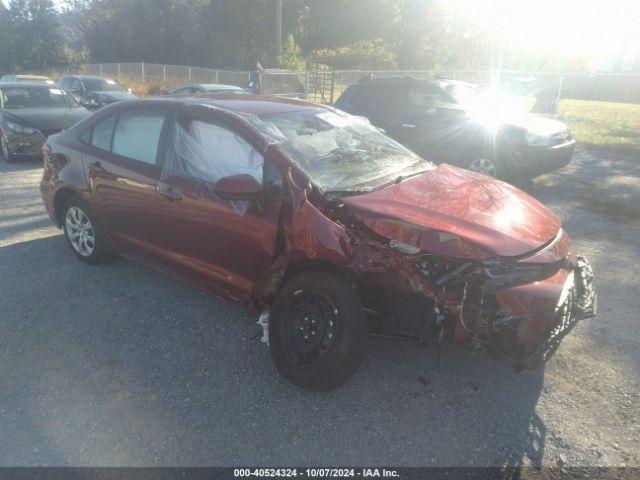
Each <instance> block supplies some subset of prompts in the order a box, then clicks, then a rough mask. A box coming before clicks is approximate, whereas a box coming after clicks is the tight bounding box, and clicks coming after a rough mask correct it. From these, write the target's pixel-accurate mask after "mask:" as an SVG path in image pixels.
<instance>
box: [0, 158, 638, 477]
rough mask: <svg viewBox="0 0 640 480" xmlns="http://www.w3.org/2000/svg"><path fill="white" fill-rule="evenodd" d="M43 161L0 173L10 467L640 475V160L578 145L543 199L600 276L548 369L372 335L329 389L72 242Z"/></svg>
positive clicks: (226, 310) (222, 315)
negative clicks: (299, 467)
mask: <svg viewBox="0 0 640 480" xmlns="http://www.w3.org/2000/svg"><path fill="white" fill-rule="evenodd" d="M40 175H41V168H40V164H39V163H38V162H28V163H22V164H17V165H7V164H4V163H3V164H0V282H1V287H0V292H1V293H0V327H1V328H0V465H2V466H9V465H25V466H26V465H59V466H61V465H84V466H94V465H98V466H102V465H157V466H160V465H180V466H193V465H279V466H281V465H291V464H313V465H363V464H365V465H398V466H399V465H407V466H409V465H473V466H476V465H494V466H495V465H511V466H513V465H534V466H539V465H553V466H555V465H580V466H583V465H640V448H639V445H640V425H639V423H638V418H640V398H639V397H640V393H639V392H640V389H639V388H638V387H639V383H640V329H639V328H638V312H640V295H639V288H638V287H639V281H638V278H640V262H639V259H640V163H638V159H637V158H632V157H621V156H618V157H616V156H612V155H610V154H609V155H607V154H603V153H600V154H596V153H584V152H583V153H580V154H577V155H576V158H575V160H574V162H573V164H572V165H571V166H569V167H567V168H565V169H563V170H562V171H560V172H557V173H555V174H551V175H547V176H545V177H542V178H540V179H538V180H536V181H535V183H534V184H533V185H531V186H530V187H529V188H528V190H530V192H531V193H532V194H533V195H535V196H536V197H537V198H539V199H541V200H542V201H543V202H544V203H546V204H547V205H549V206H550V208H551V209H552V210H554V211H555V212H556V213H558V214H559V215H560V216H561V217H562V219H563V221H564V224H565V229H566V230H567V231H568V232H569V234H570V235H571V236H572V238H573V240H574V243H575V244H576V246H577V247H578V250H579V251H580V252H582V253H584V254H585V255H587V256H588V257H589V258H590V260H591V262H592V264H593V266H594V269H595V271H596V282H597V287H598V289H599V316H598V317H597V318H596V319H594V320H587V321H584V322H581V323H580V324H579V325H578V326H577V327H576V329H575V330H574V331H573V332H572V334H571V335H569V336H568V337H566V338H565V340H564V341H563V343H562V345H561V347H560V349H559V351H558V352H557V353H556V355H555V356H554V358H552V359H551V361H550V362H549V363H548V364H547V365H546V368H545V369H544V370H543V371H538V372H533V373H527V374H516V373H514V371H513V370H512V368H511V367H510V366H509V364H507V363H505V362H503V361H497V360H491V359H488V358H484V357H482V356H479V357H473V356H472V355H471V354H470V353H469V352H467V351H466V350H465V349H464V348H461V347H457V346H451V347H450V348H447V349H446V350H445V351H444V352H443V357H442V365H441V366H440V368H436V367H435V352H434V350H433V349H429V348H424V347H419V346H414V345H411V344H405V343H400V342H392V341H382V340H373V339H372V340H370V344H369V347H370V348H369V355H368V357H367V359H366V360H365V362H364V363H363V364H362V366H361V368H360V369H359V371H358V372H357V373H356V375H355V377H354V378H353V380H352V381H351V382H350V383H348V384H347V385H346V386H345V387H344V388H342V389H340V390H338V391H336V392H332V393H329V394H318V393H310V392H306V391H303V390H300V389H298V388H296V387H294V386H292V385H291V384H289V383H287V382H286V381H284V380H283V379H281V378H280V377H279V376H278V374H277V372H276V370H275V368H274V366H273V365H272V363H271V360H270V357H269V353H268V351H267V348H266V347H265V346H264V345H262V344H261V343H260V342H259V340H258V339H256V338H255V336H256V334H257V333H258V329H257V327H256V326H255V325H254V323H253V320H252V319H251V318H250V317H249V316H248V315H247V314H246V313H245V312H244V311H243V309H242V308H240V307H238V306H235V305H232V304H229V303H225V302H222V301H219V300H216V299H214V298H210V297H207V296H205V295H203V294H201V293H199V292H197V291H195V290H193V289H191V288H189V287H187V286H185V285H183V284H181V283H180V282H177V281H175V280H172V279H170V278H167V277H165V276H163V275H160V274H157V273H155V272H152V271H150V270H148V269H146V268H143V267H140V266H138V265H136V264H133V263H131V262H128V261H125V260H116V261H114V262H112V263H109V264H107V265H103V266H99V267H91V266H87V265H84V264H82V263H81V262H79V261H77V260H76V259H75V258H74V257H73V255H72V254H71V253H70V252H69V251H68V249H67V246H66V245H65V242H64V239H63V237H62V236H61V234H60V232H59V231H58V230H56V229H55V228H53V227H51V225H50V223H49V220H48V218H47V216H46V213H45V211H44V208H43V206H42V203H41V200H40V193H39V190H38V182H39V179H40Z"/></svg>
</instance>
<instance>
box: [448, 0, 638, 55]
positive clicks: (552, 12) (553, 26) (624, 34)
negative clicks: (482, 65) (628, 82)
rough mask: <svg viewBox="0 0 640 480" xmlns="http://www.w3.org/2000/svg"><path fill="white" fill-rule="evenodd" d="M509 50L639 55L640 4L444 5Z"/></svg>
mask: <svg viewBox="0 0 640 480" xmlns="http://www.w3.org/2000/svg"><path fill="white" fill-rule="evenodd" d="M446 3H448V4H449V5H450V7H452V8H454V9H455V10H456V11H457V12H458V13H459V14H460V15H461V16H463V17H466V18H467V19H468V20H469V21H472V22H475V23H477V24H479V25H481V26H482V27H484V28H486V29H488V30H490V31H493V32H495V33H496V35H498V36H499V37H501V38H503V39H504V40H505V41H507V42H510V43H511V44H512V45H514V46H518V47H524V48H526V49H529V50H535V51H539V52H546V53H555V54H560V55H580V54H590V55H606V54H611V53H625V52H629V51H633V50H635V52H639V51H640V27H639V25H640V0H529V1H525V0H449V1H448V2H446Z"/></svg>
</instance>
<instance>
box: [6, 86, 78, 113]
mask: <svg viewBox="0 0 640 480" xmlns="http://www.w3.org/2000/svg"><path fill="white" fill-rule="evenodd" d="M67 97H68V95H66V94H65V93H64V92H63V91H62V90H60V89H59V88H25V87H3V88H2V89H0V100H1V102H0V103H1V104H2V107H3V108H7V109H13V108H69V107H70V106H72V105H73V104H74V102H73V101H71V100H70V99H69V98H67Z"/></svg>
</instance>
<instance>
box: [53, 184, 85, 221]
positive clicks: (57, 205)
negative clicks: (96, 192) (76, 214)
mask: <svg viewBox="0 0 640 480" xmlns="http://www.w3.org/2000/svg"><path fill="white" fill-rule="evenodd" d="M75 195H77V196H80V195H79V194H78V192H76V191H75V190H73V189H71V188H61V189H60V190H58V191H57V192H56V195H55V197H54V198H53V209H54V210H53V211H54V213H55V216H56V224H57V225H58V227H61V226H62V214H63V213H64V212H63V211H62V207H63V206H64V204H65V202H66V201H67V200H69V199H70V198H71V197H73V196H75Z"/></svg>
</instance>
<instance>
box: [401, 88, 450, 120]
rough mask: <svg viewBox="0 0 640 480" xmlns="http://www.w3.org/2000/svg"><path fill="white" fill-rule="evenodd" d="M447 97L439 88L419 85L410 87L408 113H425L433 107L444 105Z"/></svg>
mask: <svg viewBox="0 0 640 480" xmlns="http://www.w3.org/2000/svg"><path fill="white" fill-rule="evenodd" d="M445 101H446V99H445V98H444V96H443V95H442V92H440V91H439V90H438V89H437V88H433V87H431V86H417V87H411V88H410V89H409V95H408V97H407V113H410V114H418V115H420V114H424V113H428V111H429V110H430V109H432V108H435V107H438V106H442V104H443V103H445Z"/></svg>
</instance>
